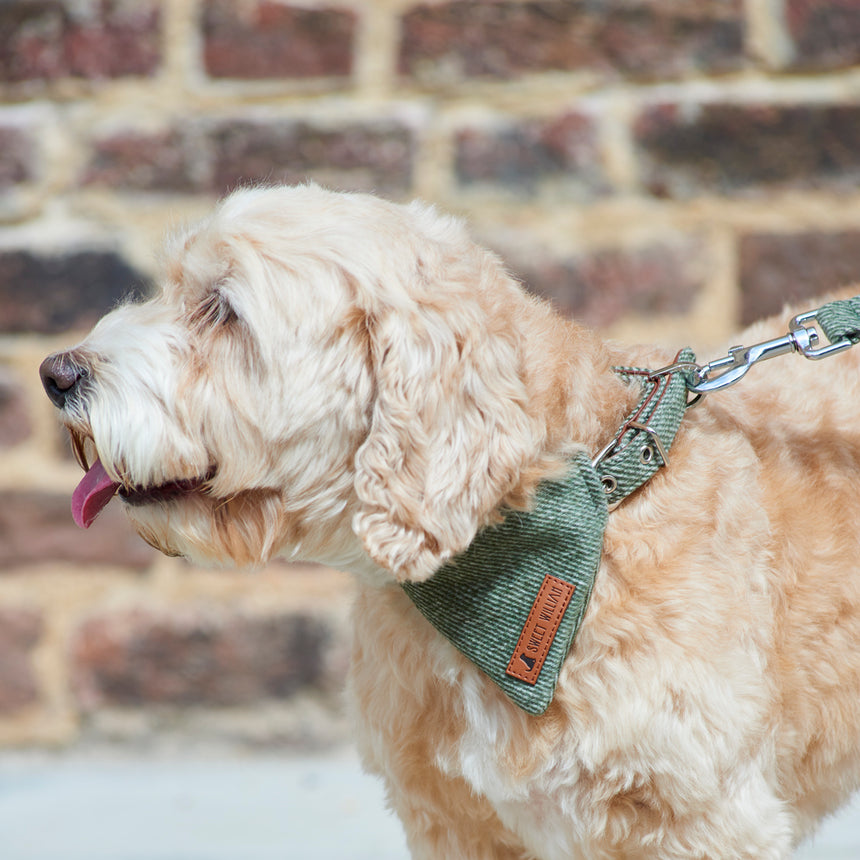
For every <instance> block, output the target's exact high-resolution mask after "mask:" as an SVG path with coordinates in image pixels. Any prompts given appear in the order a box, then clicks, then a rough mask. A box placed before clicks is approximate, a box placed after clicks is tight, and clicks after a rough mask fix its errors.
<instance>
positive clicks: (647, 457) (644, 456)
mask: <svg viewBox="0 0 860 860" xmlns="http://www.w3.org/2000/svg"><path fill="white" fill-rule="evenodd" d="M655 453H656V451H655V450H654V446H653V445H643V446H642V450H641V451H640V452H639V462H640V463H641V464H642V465H643V466H648V465H650V464H651V463H652V462H653V460H654V454H655Z"/></svg>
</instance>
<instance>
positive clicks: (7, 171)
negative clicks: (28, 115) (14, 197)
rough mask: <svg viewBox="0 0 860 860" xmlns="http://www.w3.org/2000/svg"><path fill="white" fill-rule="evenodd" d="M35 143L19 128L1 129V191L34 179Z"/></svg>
mask: <svg viewBox="0 0 860 860" xmlns="http://www.w3.org/2000/svg"><path fill="white" fill-rule="evenodd" d="M34 148H35V141H34V140H33V139H32V137H31V135H29V134H28V133H27V132H25V131H23V130H22V129H19V128H12V127H5V128H0V189H3V188H9V187H11V186H12V185H17V184H18V183H21V182H29V181H30V180H32V179H33V165H32V154H33V150H34Z"/></svg>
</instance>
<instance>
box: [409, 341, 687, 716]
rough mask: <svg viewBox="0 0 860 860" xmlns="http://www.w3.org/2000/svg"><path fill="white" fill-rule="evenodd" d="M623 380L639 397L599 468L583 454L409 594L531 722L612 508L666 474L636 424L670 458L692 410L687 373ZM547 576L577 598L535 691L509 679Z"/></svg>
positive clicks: (579, 607)
mask: <svg viewBox="0 0 860 860" xmlns="http://www.w3.org/2000/svg"><path fill="white" fill-rule="evenodd" d="M694 360H695V357H694V356H693V354H692V352H690V351H689V350H684V351H682V352H681V353H679V355H678V361H680V362H692V361H694ZM617 372H618V373H619V374H621V375H622V376H624V377H625V378H629V379H634V378H636V379H641V381H642V384H643V395H642V398H641V400H640V401H639V403H638V405H637V407H636V409H634V411H633V412H632V413H631V414H630V415H629V416H628V418H627V420H626V421H625V423H624V424H623V425H622V426H621V428H620V430H619V431H618V434H617V435H616V437H615V444H614V445H613V446H612V448H611V449H610V450H608V451H606V452H605V456H604V459H603V460H602V461H601V463H600V464H599V465H598V468H597V469H595V467H594V465H593V464H592V461H591V458H590V457H589V456H587V455H586V454H584V453H583V454H578V455H576V456H575V457H574V458H573V460H572V463H571V468H570V471H569V472H568V474H567V476H566V477H565V478H564V479H563V480H560V481H546V482H544V483H542V484H541V485H540V487H539V488H538V491H537V493H536V498H535V503H534V506H533V508H532V509H531V510H529V511H508V512H507V514H506V516H505V518H504V521H503V522H502V523H500V524H499V525H496V526H491V527H489V528H486V529H484V530H483V531H481V532H480V533H479V534H478V535H477V537H476V538H475V540H474V541H473V542H472V544H471V545H470V546H469V548H468V549H467V550H466V551H465V552H463V553H461V554H460V555H459V556H457V558H455V559H453V560H452V561H451V562H449V563H448V564H446V565H444V566H443V567H442V568H440V569H439V570H438V571H437V572H436V573H435V574H434V575H433V576H432V577H431V578H430V579H429V580H427V581H426V582H422V583H408V584H405V585H404V586H403V588H404V590H405V591H406V593H407V594H408V595H409V597H410V598H411V600H412V601H413V603H414V604H415V605H416V606H417V607H418V609H419V610H420V611H421V612H422V614H423V615H424V616H425V617H426V618H427V619H428V620H429V621H430V623H431V624H433V626H434V627H436V629H437V630H439V632H440V633H442V635H443V636H445V637H446V638H447V639H448V640H449V641H450V642H451V643H452V644H453V645H454V646H456V648H457V649H458V650H459V651H460V652H461V653H463V654H464V655H465V656H466V657H468V658H469V659H470V660H471V661H472V662H473V663H474V664H475V665H476V666H477V667H478V668H479V669H481V671H483V672H484V673H485V674H486V675H487V676H488V677H489V678H491V679H492V680H493V681H494V682H495V683H496V684H497V685H498V686H499V687H501V689H502V690H503V691H504V692H505V693H506V694H507V695H508V696H509V697H510V698H511V699H512V700H513V701H514V702H515V703H516V704H517V705H518V706H519V707H520V708H522V709H523V710H524V711H526V712H527V713H529V714H534V715H537V714H542V713H543V712H544V711H545V710H546V709H547V707H549V704H550V702H551V701H552V698H553V695H554V693H555V687H556V684H557V682H558V676H559V672H560V671H561V666H562V663H563V662H564V660H565V658H566V657H567V654H568V651H569V649H570V646H571V643H572V642H573V639H574V636H575V635H576V632H577V630H578V629H579V626H580V624H581V623H582V619H583V616H584V615H585V610H586V608H587V606H588V599H589V597H590V595H591V590H592V588H593V585H594V579H595V576H596V574H597V569H598V567H599V565H600V556H601V550H602V547H603V533H604V531H605V528H606V522H607V518H608V503H616V502H618V501H620V500H621V499H623V498H625V497H626V496H627V495H629V494H630V493H632V492H634V491H635V490H636V489H638V488H639V487H640V486H641V485H642V484H643V483H645V482H646V481H647V480H649V479H650V478H651V477H652V475H653V474H654V473H655V472H656V471H657V470H658V469H660V468H662V467H663V466H664V465H666V463H665V461H664V458H663V457H662V456H661V455H660V454H659V451H657V450H656V449H652V451H651V452H650V453H649V454H648V456H647V458H645V457H643V456H642V449H643V447H644V446H646V445H647V446H653V442H654V439H653V435H652V432H647V431H644V430H642V429H636V428H635V427H631V422H634V423H636V424H638V425H640V426H641V425H644V426H647V427H649V428H650V430H651V431H653V433H656V434H658V435H659V437H660V439H661V443H662V446H663V448H664V451H665V450H668V448H669V446H670V445H671V443H672V440H673V439H674V438H675V433H676V431H677V429H678V425H679V424H680V422H681V419H682V417H683V415H684V411H685V409H686V406H687V389H686V385H685V382H684V378H683V372H676V373H671V374H667V375H665V376H659V377H656V378H653V379H652V378H651V377H650V376H649V371H642V370H638V369H633V368H618V369H617ZM657 448H659V446H657ZM609 474H612V475H613V480H612V482H610V483H611V484H612V485H613V489H612V490H611V491H610V490H609V487H608V486H607V483H606V477H607V475H609ZM548 574H549V575H551V576H554V577H556V578H557V579H561V580H564V581H565V582H567V583H571V584H572V585H573V586H575V590H574V592H573V595H572V597H571V599H570V603H569V605H568V607H567V609H566V611H565V612H564V615H563V616H562V617H561V621H560V624H559V627H558V630H557V632H556V634H555V638H554V639H553V640H552V644H551V645H550V646H549V650H548V652H547V656H546V659H545V661H544V663H543V667H542V668H541V669H540V672H539V674H538V676H537V679H536V681H535V682H534V683H533V684H532V683H529V682H527V681H523V680H521V679H519V678H516V677H513V676H512V675H509V674H507V671H506V670H507V668H508V664H509V662H510V661H511V659H512V657H513V656H514V652H515V650H517V645H518V642H519V639H520V635H521V633H522V631H523V629H524V627H525V625H526V622H527V620H528V619H529V614H530V612H531V611H532V607H533V606H534V604H535V600H536V598H537V595H538V592H539V590H540V588H541V585H542V584H543V582H544V578H545V577H546V576H547V575H548Z"/></svg>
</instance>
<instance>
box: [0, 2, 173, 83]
mask: <svg viewBox="0 0 860 860" xmlns="http://www.w3.org/2000/svg"><path fill="white" fill-rule="evenodd" d="M160 36H161V8H160V4H159V3H157V2H155V0H138V2H129V0H94V2H88V3H74V4H73V3H67V2H62V0H37V2H30V0H9V2H6V3H3V5H2V6H0V80H4V81H10V82H19V81H44V80H57V79H59V78H64V77H72V78H86V79H100V78H119V77H123V76H126V75H151V74H153V73H154V72H155V71H156V70H157V68H158V65H159V62H160V59H161V49H160Z"/></svg>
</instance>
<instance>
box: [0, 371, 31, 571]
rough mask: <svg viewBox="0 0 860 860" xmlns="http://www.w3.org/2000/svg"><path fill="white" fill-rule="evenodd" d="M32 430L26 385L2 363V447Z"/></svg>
mask: <svg viewBox="0 0 860 860" xmlns="http://www.w3.org/2000/svg"><path fill="white" fill-rule="evenodd" d="M31 430H32V422H31V420H30V410H29V408H28V406H27V397H26V392H25V390H24V386H23V385H22V384H21V380H20V379H18V378H17V376H16V375H15V374H14V373H13V372H12V370H11V369H10V368H8V367H4V366H3V365H2V364H0V448H9V447H11V446H13V445H17V444H18V443H19V442H23V441H24V440H25V439H26V438H27V437H28V436H29V435H30V431H31ZM0 555H2V550H0Z"/></svg>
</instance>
